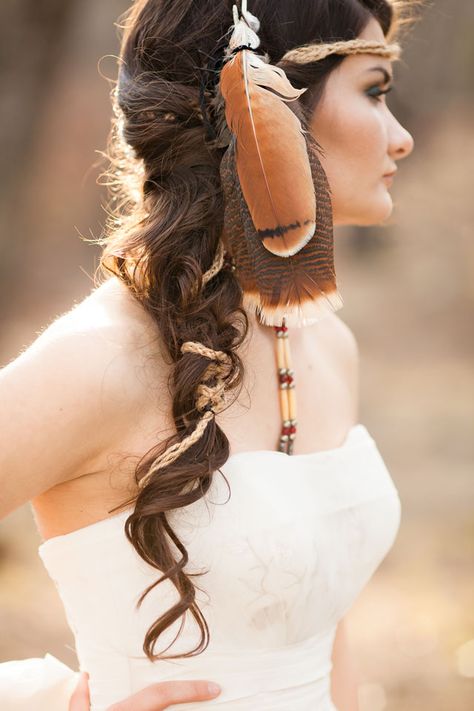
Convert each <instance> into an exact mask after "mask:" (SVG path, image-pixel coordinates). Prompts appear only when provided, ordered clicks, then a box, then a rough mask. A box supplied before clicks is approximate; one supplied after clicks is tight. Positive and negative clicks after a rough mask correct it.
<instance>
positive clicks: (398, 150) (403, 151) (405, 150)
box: [389, 115, 415, 160]
mask: <svg viewBox="0 0 474 711" xmlns="http://www.w3.org/2000/svg"><path fill="white" fill-rule="evenodd" d="M414 145H415V141H414V140H413V136H412V135H411V133H410V132H409V131H407V129H406V128H404V127H403V126H402V125H401V123H399V122H398V121H397V119H396V118H395V117H394V116H393V115H392V125H391V126H390V133H389V154H390V157H391V158H393V160H400V159H401V158H406V157H407V156H409V155H410V153H411V152H412V150H413V147H414Z"/></svg>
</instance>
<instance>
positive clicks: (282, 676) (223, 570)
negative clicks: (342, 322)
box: [0, 423, 401, 711]
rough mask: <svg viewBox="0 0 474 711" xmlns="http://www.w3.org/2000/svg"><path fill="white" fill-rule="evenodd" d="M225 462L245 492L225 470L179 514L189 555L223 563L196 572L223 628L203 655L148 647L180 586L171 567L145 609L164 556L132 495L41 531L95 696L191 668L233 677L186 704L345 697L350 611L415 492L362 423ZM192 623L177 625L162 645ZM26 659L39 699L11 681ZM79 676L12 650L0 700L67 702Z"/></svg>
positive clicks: (212, 676)
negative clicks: (341, 434)
mask: <svg viewBox="0 0 474 711" xmlns="http://www.w3.org/2000/svg"><path fill="white" fill-rule="evenodd" d="M222 472H223V473H224V474H225V476H226V478H227V481H228V482H229V485H230V492H231V494H230V498H229V490H228V487H227V485H226V482H225V480H224V478H223V476H222V475H221V474H220V473H219V472H218V471H217V472H215V474H214V478H213V483H212V487H211V489H210V490H209V492H208V494H207V495H206V497H205V498H204V499H200V500H199V501H197V502H195V503H194V504H191V505H190V506H187V507H185V508H183V509H178V510H177V511H174V512H172V515H171V516H170V517H169V518H170V522H171V524H172V525H173V527H174V530H175V531H176V532H177V533H178V535H179V536H180V538H181V540H182V541H183V543H184V544H185V546H186V548H187V550H188V553H189V563H188V565H187V566H186V571H187V572H198V571H203V570H207V571H208V572H206V574H205V575H202V576H197V577H195V578H194V581H195V582H196V584H197V585H198V586H199V587H200V588H201V590H197V602H198V604H199V606H200V608H201V610H202V612H203V614H204V616H205V618H206V620H207V623H208V625H209V630H210V643H209V646H208V647H207V649H206V650H205V651H204V652H203V653H201V654H200V655H198V656H194V657H190V658H187V659H178V660H169V661H159V662H156V663H151V662H150V661H149V660H148V659H147V658H146V656H145V655H144V653H143V650H142V644H143V639H144V637H145V633H146V631H147V630H148V628H149V627H150V625H151V624H152V623H153V622H154V621H155V620H156V619H157V618H158V617H159V615H160V614H161V613H162V612H164V611H165V610H167V609H169V607H170V606H171V605H172V604H173V603H174V602H175V601H177V600H178V597H179V596H178V593H177V592H176V590H175V588H174V586H173V585H172V584H171V583H169V581H165V582H164V583H160V584H159V585H158V586H157V587H156V588H155V589H154V590H153V591H152V592H151V593H149V594H148V595H147V596H146V597H145V600H144V602H143V604H142V606H141V607H140V608H139V609H136V603H137V600H138V598H139V596H140V594H141V593H142V592H143V590H144V589H145V588H146V587H147V586H149V585H150V584H151V583H152V582H155V581H156V580H157V578H158V577H159V571H157V570H155V569H154V568H152V567H150V566H149V565H148V564H147V563H145V562H144V561H143V560H142V559H141V558H140V557H139V556H138V554H137V553H136V551H135V550H134V548H133V546H132V545H131V544H130V543H129V542H128V540H127V539H126V537H125V534H124V531H123V527H124V524H125V520H126V518H127V516H128V515H129V513H130V512H131V510H130V511H125V512H122V513H120V514H118V515H115V516H113V517H112V518H108V519H105V520H104V521H99V522H97V523H94V524H92V525H90V526H86V527H85V528H81V529H79V530H77V531H74V532H72V533H68V534H66V535H63V536H57V537H55V538H51V539H49V540H47V541H45V542H44V543H42V544H41V545H40V547H39V554H40V556H41V559H42V561H43V563H44V565H45V567H46V569H47V571H48V573H49V575H50V576H51V578H52V579H53V581H54V582H55V584H56V586H57V589H58V592H59V595H60V596H61V599H62V601H63V604H64V608H65V611H66V615H67V619H68V622H69V625H70V627H71V629H72V631H73V633H74V636H75V641H76V650H77V655H78V658H79V662H80V669H81V670H85V671H88V672H89V674H90V680H89V686H90V690H91V709H92V711H105V709H106V708H107V707H108V706H110V705H111V704H113V703H114V702H116V701H119V700H121V699H123V698H125V697H127V696H129V695H130V694H132V693H135V692H137V691H139V690H140V689H143V688H144V687H145V686H148V685H149V684H152V683H154V682H157V681H165V680H181V679H209V680H213V681H216V682H217V683H218V684H220V686H221V687H222V692H221V694H220V695H219V696H218V697H216V698H215V699H212V700H209V701H205V702H199V703H195V704H194V703H191V704H189V703H187V704H177V705H175V706H173V707H172V708H173V709H176V711H178V710H180V711H198V710H202V709H204V708H207V707H209V708H211V707H214V706H215V707H217V708H218V709H219V711H221V709H222V711H224V710H225V711H227V710H228V711H231V710H232V711H257V710H258V711H337V710H336V707H335V706H334V704H333V702H332V701H331V695H330V672H331V654H332V647H333V641H334V636H335V632H336V626H337V623H338V621H339V620H340V619H341V617H342V616H343V615H344V614H345V613H346V612H347V611H348V610H349V608H350V607H351V605H352V604H353V602H354V600H355V599H356V597H357V596H358V594H359V593H360V592H361V590H362V589H363V588H364V586H365V585H366V584H367V582H368V581H369V579H370V578H371V576H372V575H373V573H374V571H375V570H376V569H377V567H378V566H379V564H380V563H381V561H382V560H383V558H384V557H385V555H386V554H387V552H388V551H389V549H390V547H391V546H392V544H393V542H394V539H395V537H396V534H397V532H398V529H399V525H400V514H401V507H400V499H399V496H398V493H397V490H396V488H395V485H394V483H393V481H392V479H391V477H390V474H389V472H388V470H387V468H386V466H385V463H384V461H383V459H382V457H381V455H380V453H379V451H378V449H377V446H376V444H375V442H374V440H373V438H372V437H371V436H370V434H369V433H368V431H367V429H366V428H365V426H364V425H362V424H360V423H359V424H357V425H355V426H354V427H352V428H351V430H350V431H349V433H348V435H347V437H346V440H345V442H344V443H343V444H342V445H341V446H340V447H337V448H335V449H330V450H323V451H318V452H314V453H310V454H297V455H292V456H288V455H287V454H284V453H282V452H277V451H269V450H261V451H251V452H240V453H237V454H234V455H231V456H230V458H229V459H228V460H227V462H226V463H225V464H224V466H223V467H222ZM179 625H180V623H179V622H177V623H176V624H175V625H173V626H172V627H171V628H169V629H168V630H167V631H166V632H165V633H164V635H163V638H160V639H159V642H158V646H157V647H156V651H161V650H163V649H164V648H165V647H166V646H167V645H168V644H169V643H170V642H171V641H172V640H173V639H174V637H175V635H176V634H177V631H178V629H179ZM198 640H199V634H198V628H197V624H196V623H195V622H194V619H193V618H192V616H191V615H187V616H186V622H185V625H184V628H183V631H182V632H181V635H180V637H179V638H178V640H177V641H176V642H175V643H174V644H173V646H172V648H170V649H169V650H168V653H175V652H186V651H189V650H191V649H193V648H194V647H195V646H196V644H197V642H198ZM15 665H16V666H15ZM28 665H29V666H28ZM22 669H23V670H26V671H27V674H28V673H29V688H30V690H31V693H30V695H29V697H28V698H27V699H25V694H27V693H28V692H27V690H25V683H24V675H23V683H22V691H21V693H20V690H19V688H18V685H15V683H13V681H12V680H14V679H15V673H18V675H20V676H21V671H22ZM18 678H19V677H18ZM77 678H78V672H74V671H73V670H71V669H69V667H66V666H65V665H62V664H61V663H60V662H59V661H58V660H56V659H55V658H54V657H52V656H51V655H46V657H45V658H44V659H38V660H23V661H14V662H6V663H4V664H0V701H1V703H0V708H1V709H2V711H18V710H19V709H22V710H23V709H27V708H28V710H29V711H32V710H33V709H34V711H53V709H54V711H56V709H57V711H67V707H68V701H69V698H70V694H71V692H72V689H73V688H74V686H75V684H76V681H77ZM26 687H28V684H26ZM2 695H3V696H2Z"/></svg>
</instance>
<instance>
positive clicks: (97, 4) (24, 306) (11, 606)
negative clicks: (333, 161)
mask: <svg viewBox="0 0 474 711" xmlns="http://www.w3.org/2000/svg"><path fill="white" fill-rule="evenodd" d="M127 6H128V2H127V0H80V1H79V0H2V2H1V6H0V38H1V42H0V58H1V59H0V96H1V99H0V116H1V131H0V179H1V182H2V186H1V191H0V253H1V258H0V314H1V319H2V328H1V343H0V365H5V364H6V363H8V362H9V361H10V360H12V359H13V358H14V357H16V355H17V354H18V353H19V352H20V350H22V349H23V348H25V347H26V346H28V345H29V344H30V343H31V342H32V341H33V340H34V338H35V337H36V334H37V333H39V332H40V330H42V329H43V328H44V327H45V326H46V325H47V324H49V323H50V322H51V321H52V320H54V319H55V318H56V317H57V316H58V315H59V314H61V313H63V312H64V311H65V310H68V309H69V308H71V306H72V305H73V304H74V303H75V302H77V301H80V300H82V299H83V298H84V297H85V296H86V295H87V294H88V293H89V292H90V290H91V289H92V288H93V281H92V275H93V272H94V270H95V268H96V266H97V263H98V254H99V252H98V248H97V247H96V246H93V245H89V244H87V243H86V242H85V241H84V240H83V239H81V235H82V236H84V237H86V238H97V237H99V236H100V234H101V229H102V226H103V224H104V222H105V211H104V208H103V205H104V202H105V190H104V188H103V187H102V186H100V185H98V184H97V178H98V176H99V174H100V173H101V171H102V170H103V169H104V168H105V164H104V162H103V160H102V158H101V156H100V153H99V152H100V151H101V150H104V149H105V145H106V140H107V134H108V131H109V125H110V117H111V108H110V99H109V91H110V89H111V85H110V83H109V82H108V81H107V80H106V78H104V76H105V77H109V78H112V79H113V78H115V72H116V62H115V60H114V58H113V55H116V54H117V52H118V46H119V42H118V31H117V28H116V27H115V25H114V23H115V22H116V21H117V19H118V17H119V15H120V13H122V12H123V11H124V10H125V9H126V8H127ZM394 70H395V77H396V81H395V89H394V91H393V92H392V93H391V94H390V95H389V97H388V104H389V106H390V107H391V108H392V110H393V111H394V113H395V114H396V115H397V116H398V118H399V119H400V120H401V121H402V123H404V124H405V125H406V127H407V128H408V129H409V131H410V132H411V133H412V134H413V136H414V139H415V150H414V152H413V154H412V156H411V157H410V158H408V159H407V160H405V161H401V162H400V164H399V171H398V173H397V177H396V179H395V182H394V185H393V187H392V189H391V192H392V195H393V197H394V202H395V209H394V212H393V216H392V217H391V219H390V221H389V224H387V225H384V226H379V227H373V228H368V229H366V228H345V229H341V230H338V231H337V233H336V272H337V275H338V284H339V287H340V290H341V292H342V295H343V298H344V302H345V305H344V308H343V309H342V310H341V311H340V312H339V315H340V316H341V318H342V319H343V320H344V321H346V323H348V324H349V325H350V326H351V328H352V329H353V331H354V332H355V334H356V336H357V339H358V342H359V347H360V351H361V389H360V396H361V409H360V421H361V422H363V423H364V424H365V425H366V426H367V428H368V429H369V431H370V432H371V434H372V435H373V436H374V438H375V440H376V442H377V445H378V447H379V449H380V451H381V453H382V456H383V457H384V459H385V461H386V463H387V466H388V468H389V470H390V472H391V475H392V477H393V479H394V481H395V483H396V485H397V487H398V489H399V492H400V497H401V499H402V506H403V512H402V523H401V528H400V532H399V534H398V537H397V539H396V542H395V545H394V547H393V548H392V550H391V551H390V553H389V554H388V556H387V557H386V559H385V560H384V561H383V563H382V565H381V566H380V568H379V569H378V570H377V572H376V574H375V576H374V577H373V579H372V580H371V582H370V584H369V585H368V587H367V588H366V589H365V590H364V591H363V593H362V594H361V595H360V597H359V598H358V600H357V601H356V603H355V605H354V607H353V608H352V610H351V612H350V614H349V622H350V631H351V639H352V646H353V650H354V657H355V660H356V665H357V669H358V673H359V677H360V681H361V683H360V689H359V696H360V711H425V710H426V711H427V710H428V709H429V711H468V710H469V709H472V708H473V707H474V693H473V686H474V604H473V603H474V577H473V575H472V573H473V560H474V558H473V548H474V546H473V541H474V517H473V502H474V495H473V494H474V490H473V469H474V467H473V464H474V368H473V355H474V333H473V310H472V307H473V301H474V240H473V225H474V199H473V188H474V181H473V177H474V175H473V174H474V170H473V166H474V131H473V128H474V120H473V119H474V116H473V108H474V106H473V104H474V93H473V85H474V3H473V2H472V0H431V1H430V2H429V3H427V4H426V6H425V9H424V10H423V12H422V14H421V20H420V21H419V22H418V23H417V25H416V26H415V27H414V29H413V30H412V31H411V32H410V34H409V37H408V38H407V40H406V41H405V51H404V54H403V59H402V61H401V62H398V63H395V64H394ZM0 495H1V494H0ZM39 543H40V538H39V535H38V533H37V531H36V528H35V525H34V521H33V518H32V513H31V510H30V507H29V505H26V506H24V507H23V508H21V509H20V510H18V511H16V512H14V513H13V514H12V515H10V516H9V517H8V518H7V519H5V520H4V521H3V522H1V523H0V661H5V660H9V659H21V658H26V657H35V656H43V655H44V654H45V653H46V652H50V653H51V654H53V655H55V656H57V657H58V658H59V659H61V660H62V661H64V662H65V663H66V664H69V665H70V666H72V667H73V668H77V660H76V656H75V653H74V648H73V638H72V634H71V632H70V631H69V629H68V627H67V624H66V621H65V616H64V612H63V609H62V605H61V602H60V600H59V598H58V596H57V593H56V589H55V587H54V584H53V582H52V581H51V580H50V579H49V578H48V576H47V574H46V571H45V570H44V568H43V566H42V563H41V561H40V559H39V558H38V557H37V553H36V548H37V545H38V544H39ZM289 711H291V710H289Z"/></svg>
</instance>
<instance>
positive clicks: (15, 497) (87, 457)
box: [0, 314, 129, 519]
mask: <svg viewBox="0 0 474 711" xmlns="http://www.w3.org/2000/svg"><path fill="white" fill-rule="evenodd" d="M110 330H111V329H107V327H106V326H104V327H101V328H94V326H93V325H89V326H88V325H83V326H81V325H80V324H78V323H76V321H75V319H74V318H73V317H72V316H71V315H70V314H67V315H66V316H65V317H62V318H61V319H59V320H57V321H56V322H54V324H52V326H50V327H49V328H48V329H46V331H44V332H43V333H42V334H41V335H40V336H39V337H38V338H37V339H36V340H35V341H34V342H33V343H32V345H31V346H30V347H29V348H27V349H26V350H25V351H24V352H22V353H21V354H20V355H19V356H18V357H17V358H16V359H15V360H13V361H12V362H11V363H9V364H8V365H7V366H5V367H4V368H2V369H0V519H2V518H3V517H5V516H7V515H8V514H9V513H11V512H12V511H14V510H15V509H16V508H18V507H19V506H21V505H23V504H25V503H26V502H27V501H30V500H31V499H33V498H35V497H36V496H38V495H39V494H41V493H43V492H45V491H47V490H48V489H50V488H52V487H54V486H56V485H58V484H61V483H63V482H65V481H70V480H72V479H74V478H77V477H79V476H81V475H83V474H85V473H87V472H88V471H90V470H91V467H93V464H94V461H95V460H96V459H97V457H99V455H100V453H101V452H103V451H104V449H105V448H106V447H108V446H110V444H111V443H112V442H113V441H115V438H116V437H117V431H118V429H119V428H123V431H125V429H124V424H125V422H126V413H127V408H126V407H121V406H120V405H121V404H122V402H123V401H124V399H125V398H122V399H121V393H122V392H123V390H124V389H125V386H124V382H127V378H126V375H127V373H129V366H128V364H127V362H126V352H124V349H122V348H121V347H120V342H119V341H118V340H117V339H114V338H112V337H110V336H109V331H110ZM121 421H123V422H121ZM121 431H122V430H121Z"/></svg>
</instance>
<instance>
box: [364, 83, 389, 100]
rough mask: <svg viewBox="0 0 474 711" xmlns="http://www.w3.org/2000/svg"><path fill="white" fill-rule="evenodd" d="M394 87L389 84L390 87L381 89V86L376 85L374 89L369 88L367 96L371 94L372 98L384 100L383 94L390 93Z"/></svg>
mask: <svg viewBox="0 0 474 711" xmlns="http://www.w3.org/2000/svg"><path fill="white" fill-rule="evenodd" d="M392 89H393V87H392V86H389V87H388V89H381V88H380V87H379V86H374V87H373V88H372V89H369V91H368V92H367V96H370V98H371V99H375V101H382V99H381V98H380V97H381V96H382V95H383V94H388V92H389V91H392Z"/></svg>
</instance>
